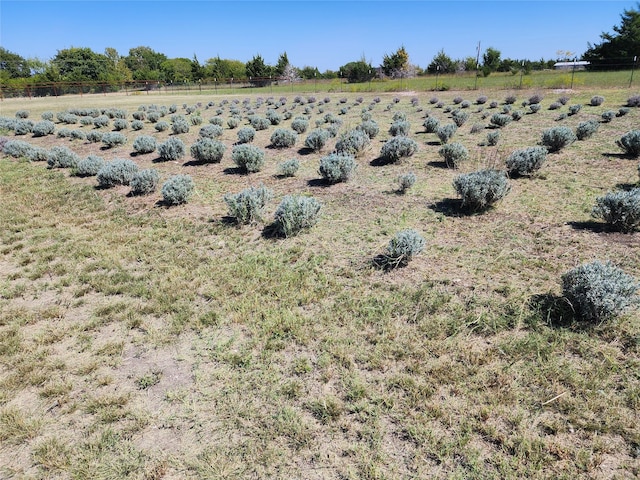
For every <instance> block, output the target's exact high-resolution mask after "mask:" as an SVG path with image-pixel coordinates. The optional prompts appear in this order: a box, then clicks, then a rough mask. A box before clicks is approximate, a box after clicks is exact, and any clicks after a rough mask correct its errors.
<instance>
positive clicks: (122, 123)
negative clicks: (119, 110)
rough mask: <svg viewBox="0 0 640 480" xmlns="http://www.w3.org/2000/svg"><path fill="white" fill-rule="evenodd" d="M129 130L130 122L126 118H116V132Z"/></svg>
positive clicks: (114, 124) (114, 126)
mask: <svg viewBox="0 0 640 480" xmlns="http://www.w3.org/2000/svg"><path fill="white" fill-rule="evenodd" d="M127 128H129V122H127V121H126V120H125V119H124V118H116V119H115V120H114V122H113V129H114V130H115V131H116V132H119V131H120V130H126V129H127Z"/></svg>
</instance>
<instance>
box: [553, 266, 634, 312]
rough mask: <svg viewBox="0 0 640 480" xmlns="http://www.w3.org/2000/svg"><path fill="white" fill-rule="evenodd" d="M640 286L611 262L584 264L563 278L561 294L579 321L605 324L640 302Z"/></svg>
mask: <svg viewBox="0 0 640 480" xmlns="http://www.w3.org/2000/svg"><path fill="white" fill-rule="evenodd" d="M638 288H640V285H639V284H638V283H637V282H636V281H635V279H634V278H633V277H632V276H630V275H627V274H626V273H624V271H622V270H621V269H620V268H618V267H616V266H615V265H613V264H612V263H610V262H605V263H602V262H600V261H595V262H591V263H586V264H583V265H581V266H579V267H576V268H574V269H572V270H569V271H568V272H567V273H565V274H564V275H562V294H563V295H564V297H565V298H566V299H567V300H568V301H569V303H570V304H571V306H572V307H573V310H574V312H575V313H576V315H577V317H578V319H579V320H583V321H587V322H595V323H599V322H603V321H605V320H610V319H612V318H614V317H616V316H618V315H620V314H621V313H622V312H623V311H624V310H626V309H627V308H629V307H632V306H634V305H637V304H639V303H640V297H638V295H637V294H636V292H637V291H638Z"/></svg>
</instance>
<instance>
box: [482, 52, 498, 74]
mask: <svg viewBox="0 0 640 480" xmlns="http://www.w3.org/2000/svg"><path fill="white" fill-rule="evenodd" d="M499 66H500V50H496V49H495V48H493V47H489V48H487V49H486V50H485V52H484V53H483V54H482V74H483V75H484V76H485V77H487V76H489V75H490V74H491V72H495V71H496V70H498V67H499Z"/></svg>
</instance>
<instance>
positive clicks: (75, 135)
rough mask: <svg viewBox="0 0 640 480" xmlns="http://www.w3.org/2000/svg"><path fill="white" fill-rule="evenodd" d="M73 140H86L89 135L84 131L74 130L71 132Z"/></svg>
mask: <svg viewBox="0 0 640 480" xmlns="http://www.w3.org/2000/svg"><path fill="white" fill-rule="evenodd" d="M69 136H70V137H71V138H72V139H73V140H84V139H86V138H87V135H86V134H85V133H84V132H83V131H82V130H78V129H73V130H71V132H70V135H69Z"/></svg>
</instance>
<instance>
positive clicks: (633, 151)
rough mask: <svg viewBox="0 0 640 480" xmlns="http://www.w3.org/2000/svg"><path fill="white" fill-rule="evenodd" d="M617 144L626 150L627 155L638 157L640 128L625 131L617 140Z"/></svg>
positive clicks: (639, 151) (639, 153)
mask: <svg viewBox="0 0 640 480" xmlns="http://www.w3.org/2000/svg"><path fill="white" fill-rule="evenodd" d="M616 145H618V146H619V147H620V148H621V149H622V150H624V153H625V155H628V156H630V157H632V158H637V157H639V156H640V130H631V131H630V132H627V133H625V134H624V135H623V136H622V137H620V139H619V140H616Z"/></svg>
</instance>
